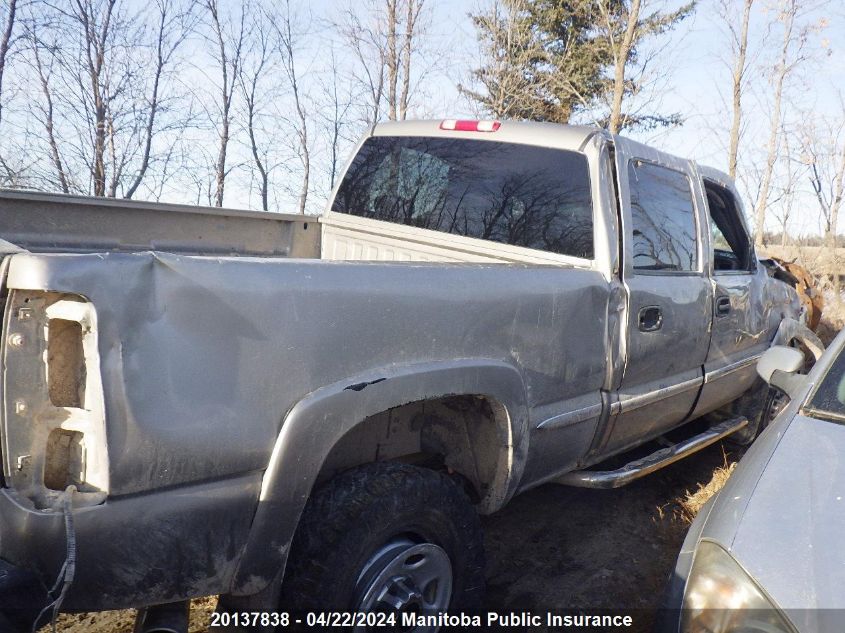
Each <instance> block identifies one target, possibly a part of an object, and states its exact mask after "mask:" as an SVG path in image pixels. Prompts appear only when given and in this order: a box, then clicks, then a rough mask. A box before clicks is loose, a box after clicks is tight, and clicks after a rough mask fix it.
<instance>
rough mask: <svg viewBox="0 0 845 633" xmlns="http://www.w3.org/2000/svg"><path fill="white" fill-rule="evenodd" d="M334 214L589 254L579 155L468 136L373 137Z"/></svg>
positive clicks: (585, 177) (588, 208)
mask: <svg viewBox="0 0 845 633" xmlns="http://www.w3.org/2000/svg"><path fill="white" fill-rule="evenodd" d="M332 211H336V212H339V213H347V214H351V215H356V216H361V217H366V218H373V219H376V220H383V221H386V222H394V223H397V224H404V225H407V226H414V227H418V228H423V229H431V230H434V231H442V232H444V233H451V234H453V235H463V236H468V237H476V238H480V239H485V240H491V241H494V242H501V243H503V244H513V245H515V246H524V247H526V248H533V249H538V250H543V251H549V252H552V253H560V254H563V255H571V256H574V257H582V258H587V259H591V258H592V257H593V208H592V197H591V195H590V176H589V167H588V164H587V158H586V156H584V155H583V154H580V153H578V152H571V151H564V150H558V149H550V148H545V147H536V146H531V145H519V144H514V143H499V142H495V141H476V140H471V139H446V138H429V137H384V136H382V137H378V136H377V137H372V138H370V139H368V140H367V141H366V142H365V143H364V145H363V146H362V147H361V150H360V151H359V152H358V154H357V155H356V156H355V159H354V160H353V162H352V165H351V166H350V168H349V170H348V171H347V173H346V175H345V177H344V179H343V181H342V182H341V185H340V187H339V189H338V193H337V196H336V197H335V200H334V204H333V206H332Z"/></svg>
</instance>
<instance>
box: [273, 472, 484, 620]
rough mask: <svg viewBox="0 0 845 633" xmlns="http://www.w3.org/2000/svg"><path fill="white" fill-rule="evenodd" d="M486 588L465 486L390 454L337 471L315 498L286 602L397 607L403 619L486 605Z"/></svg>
mask: <svg viewBox="0 0 845 633" xmlns="http://www.w3.org/2000/svg"><path fill="white" fill-rule="evenodd" d="M483 587H484V553H483V544H482V537H481V528H480V523H479V520H478V516H477V515H476V513H475V510H474V509H473V507H472V505H471V503H470V500H469V498H468V497H467V496H466V493H465V492H464V491H463V489H462V488H461V487H460V486H459V485H458V484H457V483H456V482H455V481H453V480H452V479H450V478H449V477H447V476H446V475H444V474H442V473H438V472H435V471H432V470H428V469H425V468H418V467H415V466H410V465H407V464H400V463H391V462H382V463H379V464H368V465H365V466H361V467H358V468H355V469H352V470H350V471H347V472H346V473H343V474H341V475H339V476H338V477H336V478H335V479H333V480H331V481H330V482H329V483H328V484H326V485H325V486H323V487H322V488H320V489H319V490H318V491H317V492H316V493H315V494H314V495H313V496H312V497H311V499H310V500H309V501H308V504H307V505H306V508H305V511H304V513H303V516H302V520H301V521H300V525H299V528H298V529H297V533H296V535H295V537H294V540H293V544H292V549H291V554H290V559H289V561H288V568H287V570H286V573H285V580H284V582H283V584H282V608H283V609H284V610H288V611H291V612H300V613H303V612H308V611H312V612H327V611H353V612H368V613H371V612H378V613H385V614H392V615H393V616H395V618H396V621H397V624H398V625H399V624H401V623H402V621H403V614H411V615H435V614H437V613H440V612H445V611H455V610H462V611H472V610H475V609H478V608H480V606H481V599H482V593H483ZM396 629H397V630H414V631H425V630H429V629H427V628H425V627H423V628H417V627H411V628H407V629H403V627H402V626H397V627H396ZM361 630H365V629H361ZM432 630H433V629H432Z"/></svg>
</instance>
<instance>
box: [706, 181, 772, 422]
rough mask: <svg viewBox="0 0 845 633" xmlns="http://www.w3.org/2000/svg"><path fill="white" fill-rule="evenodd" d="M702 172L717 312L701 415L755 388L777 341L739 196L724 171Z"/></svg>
mask: <svg viewBox="0 0 845 633" xmlns="http://www.w3.org/2000/svg"><path fill="white" fill-rule="evenodd" d="M702 175H703V178H702V183H703V185H704V192H705V196H706V199H707V211H708V213H707V216H708V222H709V229H710V230H709V235H708V236H707V237H708V238H709V240H708V242H709V244H708V250H709V252H710V258H709V259H710V264H709V265H710V269H711V274H712V278H713V282H712V284H713V294H714V306H713V314H714V316H713V331H712V334H711V336H710V349H709V351H708V353H707V359H706V362H705V364H704V388H703V390H702V392H701V396H700V397H699V401H698V404H697V405H696V411H695V413H696V415H698V414H704V413H707V412H709V411H712V410H713V409H714V408H716V407H719V406H721V405H723V404H725V403H727V402H730V401H731V400H734V399H735V398H737V397H738V396H740V395H741V394H742V393H743V392H744V391H746V390H747V389H748V388H749V387H751V385H752V384H753V382H754V380H755V378H756V372H755V362H756V360H757V359H758V358H759V357H760V355H761V354H762V353H763V352H764V351H765V350H766V348H767V347H768V345H769V341H770V339H771V337H770V336H768V335H767V321H768V319H767V318H766V315H767V310H765V309H764V306H762V305H760V302H761V301H762V297H763V292H762V285H763V284H764V283H765V277H766V273H765V271H764V270H760V271H758V270H757V267H758V264H757V258H756V256H755V254H754V247H753V243H752V241H751V239H750V237H749V234H748V230H747V228H746V226H745V222H744V220H743V213H742V206H741V203H740V202H739V196H738V195H737V193H736V191H735V189H734V187H733V185H732V184H731V183H730V181H729V179H728V178H727V177H726V176H724V175H723V174H721V173H719V172H717V171H715V170H710V169H707V168H702Z"/></svg>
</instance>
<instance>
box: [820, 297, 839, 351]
mask: <svg viewBox="0 0 845 633" xmlns="http://www.w3.org/2000/svg"><path fill="white" fill-rule="evenodd" d="M843 327H845V302H842V301H835V300H834V298H833V297H829V296H825V304H824V311H823V312H822V320H821V323H819V327H818V332H817V333H818V335H819V338H821V340H822V342H823V343H824V344H825V345H830V342H831V341H832V340H833V338H834V337H835V336H836V335H837V334H838V333H839V330H841V329H842V328H843Z"/></svg>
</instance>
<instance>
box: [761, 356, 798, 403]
mask: <svg viewBox="0 0 845 633" xmlns="http://www.w3.org/2000/svg"><path fill="white" fill-rule="evenodd" d="M803 366H804V354H802V353H801V352H800V351H799V350H797V349H795V348H794V347H785V346H783V345H773V346H772V347H770V348H769V349H767V350H766V351H765V352H764V353H763V355H762V356H761V357H760V360H758V361H757V373H758V374H759V375H760V378H762V379H763V380H765V381H766V383H768V384H769V385H771V386H772V387H777V388H778V389H780V390H781V391H783V392H785V393H786V394H787V395H788V396H790V397H793V396H794V395H795V394H796V393H797V391H798V390H799V389H800V388H801V387H802V386H804V382H805V381H806V376H803V375H801V374H799V373H798V370H799V369H801V368H802V367H803Z"/></svg>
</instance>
